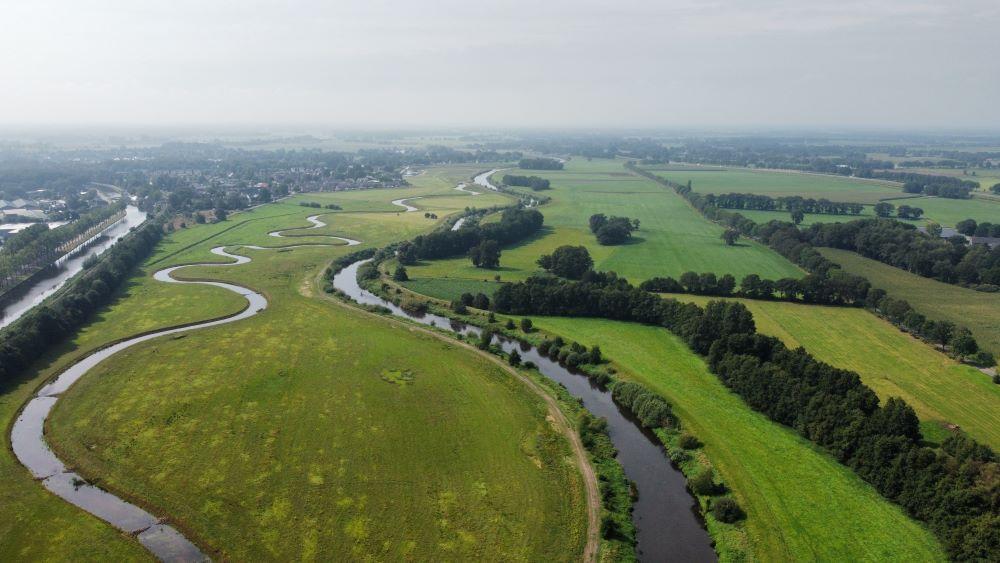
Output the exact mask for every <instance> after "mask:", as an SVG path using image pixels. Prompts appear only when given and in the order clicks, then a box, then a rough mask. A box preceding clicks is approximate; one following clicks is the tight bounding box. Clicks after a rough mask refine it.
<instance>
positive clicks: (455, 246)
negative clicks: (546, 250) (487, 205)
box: [400, 208, 544, 264]
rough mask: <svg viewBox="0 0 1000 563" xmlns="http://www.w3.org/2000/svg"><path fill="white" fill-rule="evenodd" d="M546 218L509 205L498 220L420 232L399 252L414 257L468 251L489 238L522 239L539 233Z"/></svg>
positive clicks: (499, 240) (501, 241) (502, 241)
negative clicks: (454, 228)
mask: <svg viewBox="0 0 1000 563" xmlns="http://www.w3.org/2000/svg"><path fill="white" fill-rule="evenodd" d="M543 221H544V217H543V216H542V214H541V213H540V212H539V211H538V210H537V209H519V208H508V209H505V210H504V211H503V213H502V215H501V216H500V221H498V222H496V223H486V224H472V225H463V226H462V228H460V229H458V230H457V231H452V230H440V231H435V232H433V233H430V234H427V235H420V236H418V237H416V238H414V239H413V240H412V241H411V242H410V243H409V245H410V246H407V245H405V244H404V245H402V246H401V247H400V253H401V254H405V255H406V256H407V260H409V259H410V258H411V257H412V258H413V259H414V261H415V260H423V259H435V258H445V257H448V256H456V255H461V254H467V253H468V252H469V249H471V248H472V247H474V246H477V245H479V244H480V243H481V242H483V241H486V240H492V241H496V242H497V244H499V245H501V246H502V245H507V244H511V243H513V242H517V241H519V240H523V239H525V238H527V237H529V236H531V235H533V234H535V233H537V232H538V230H539V229H541V228H542V222H543ZM405 263H407V262H404V264H405ZM409 263H412V262H409Z"/></svg>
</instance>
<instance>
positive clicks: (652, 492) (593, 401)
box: [333, 261, 716, 562]
mask: <svg viewBox="0 0 1000 563" xmlns="http://www.w3.org/2000/svg"><path fill="white" fill-rule="evenodd" d="M364 262H366V261H360V262H355V263H354V264H351V265H350V266H348V267H346V268H344V269H343V270H341V272H340V273H338V274H337V275H336V276H334V279H333V285H334V287H336V288H337V289H339V290H340V291H342V292H344V293H345V294H346V295H348V296H349V297H350V298H351V299H353V300H355V301H357V302H358V303H361V304H365V305H378V306H382V307H386V308H388V309H389V310H390V311H392V314H394V315H396V316H399V317H405V318H408V319H411V320H413V321H416V322H419V323H422V324H425V325H431V326H437V327H442V328H450V329H451V330H453V331H454V332H456V333H458V334H462V335H479V334H480V333H481V331H480V329H479V328H478V327H475V326H472V325H467V324H464V323H458V322H455V321H453V320H451V319H449V318H447V317H442V316H439V315H433V314H424V315H411V314H409V313H407V312H406V311H404V310H403V309H402V308H400V307H398V306H397V305H395V304H393V303H391V302H389V301H386V300H384V299H382V298H380V297H378V296H377V295H375V294H373V293H371V292H369V291H366V290H364V289H362V288H361V286H360V285H359V284H358V280H357V273H358V268H359V267H360V266H361V264H363V263H364ZM493 342H494V343H495V344H499V345H500V346H501V347H502V348H503V349H504V351H506V352H510V351H512V350H514V349H517V350H518V352H519V353H520V354H521V358H522V359H523V360H525V361H531V362H534V363H535V365H537V366H538V370H539V371H540V372H541V373H542V374H543V375H545V376H546V377H548V378H550V379H552V380H554V381H556V382H558V383H561V384H562V385H563V386H564V387H566V389H567V390H568V391H569V392H570V394H572V395H573V396H574V397H576V398H578V399H581V400H582V401H583V406H584V407H586V409H587V410H588V411H590V412H591V413H592V414H593V415H595V416H598V417H604V418H606V419H607V420H608V434H609V436H610V437H611V441H612V443H613V444H614V446H615V448H616V449H617V450H618V461H619V462H620V463H621V465H622V467H623V468H624V469H625V474H626V475H627V476H628V478H629V479H631V480H632V481H634V482H635V484H636V487H637V488H638V490H639V498H638V499H637V500H636V502H635V505H634V511H633V513H632V519H633V520H634V521H635V524H636V528H637V529H638V548H637V549H638V552H639V558H640V560H642V561H685V562H702V561H715V560H716V554H715V550H714V549H713V547H712V541H711V538H709V536H708V532H707V531H706V530H705V528H704V526H703V525H702V522H701V517H700V515H699V514H698V509H697V505H696V504H695V500H694V498H693V497H692V496H691V494H690V493H689V492H688V490H687V481H686V480H685V478H684V475H683V474H682V473H681V472H680V471H679V470H678V469H676V468H675V467H674V466H673V465H671V463H670V460H669V459H668V458H667V456H666V452H664V450H663V446H662V445H661V444H660V442H659V440H657V438H656V437H655V436H654V435H653V434H652V433H650V432H649V431H647V430H645V429H643V428H642V427H641V426H640V425H639V424H638V423H636V422H635V421H634V420H633V419H632V417H631V416H630V415H629V414H628V413H627V412H623V411H622V410H621V409H619V408H618V405H616V404H615V403H614V401H613V400H612V399H611V393H610V392H609V391H608V390H607V389H604V388H602V387H600V386H598V385H596V384H594V383H593V382H592V381H591V380H590V379H589V378H587V377H586V376H584V375H581V374H576V373H572V372H570V371H569V370H567V369H566V368H564V367H562V366H560V365H559V364H558V363H556V362H553V361H552V360H550V359H549V358H548V357H546V356H543V355H541V354H540V353H539V352H538V350H537V349H536V348H535V347H533V346H530V345H527V344H525V343H523V342H517V341H512V340H508V339H506V338H500V337H494V340H493Z"/></svg>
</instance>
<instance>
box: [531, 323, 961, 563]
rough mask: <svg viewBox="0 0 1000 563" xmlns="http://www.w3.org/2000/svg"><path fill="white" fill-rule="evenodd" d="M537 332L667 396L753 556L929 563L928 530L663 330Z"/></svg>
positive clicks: (576, 327)
mask: <svg viewBox="0 0 1000 563" xmlns="http://www.w3.org/2000/svg"><path fill="white" fill-rule="evenodd" d="M532 319H533V320H534V322H535V326H536V327H539V328H540V329H542V330H544V331H547V332H551V333H555V334H559V335H562V336H563V337H564V338H567V339H572V340H575V341H578V342H580V343H581V344H585V345H587V346H591V345H600V347H601V350H602V351H603V352H604V354H605V356H606V357H608V358H609V359H610V360H611V361H612V363H613V365H614V366H615V367H616V368H617V369H618V371H619V375H620V376H621V377H624V378H627V379H633V380H636V381H640V382H642V383H644V384H645V385H647V386H649V387H650V388H651V389H653V390H655V391H656V392H657V393H659V394H661V395H662V396H664V397H665V398H667V399H668V400H669V401H670V402H671V403H672V404H673V409H674V412H675V413H676V414H677V415H678V417H679V418H680V419H681V423H682V425H683V427H684V428H685V429H686V431H689V432H691V433H693V434H694V435H696V436H697V437H698V438H699V440H701V441H702V442H703V443H704V446H703V449H704V452H705V454H706V455H707V457H708V458H709V460H710V461H711V463H712V465H713V466H714V468H715V470H716V471H717V472H718V474H719V475H720V476H721V478H722V479H723V480H724V481H725V483H726V484H727V485H728V486H729V487H730V488H731V489H732V493H733V495H734V496H735V497H736V498H737V499H738V501H739V502H740V504H741V506H743V507H744V509H745V510H746V512H747V515H748V516H747V520H746V527H747V534H748V542H749V545H748V546H747V548H748V550H749V551H750V552H751V553H752V554H753V556H754V558H755V560H758V561H798V560H813V561H935V560H943V559H944V554H943V551H942V549H941V547H940V545H939V544H938V542H937V540H936V539H935V538H934V537H933V535H932V534H931V533H930V532H929V531H927V530H926V529H924V528H923V527H922V526H920V525H919V524H917V523H915V522H914V521H913V520H911V519H910V518H908V517H907V516H906V515H905V514H904V513H903V511H902V510H901V509H900V508H898V507H897V506H895V505H893V504H891V503H890V502H888V501H887V500H885V499H883V498H882V497H881V496H879V494H878V493H877V492H876V491H875V490H874V489H873V488H872V487H870V486H868V485H867V484H866V483H864V482H863V481H861V479H860V478H858V477H857V476H856V475H854V474H853V473H852V472H851V470H850V469H848V468H847V467H844V466H842V465H840V464H839V463H837V462H836V461H835V460H834V459H833V458H832V457H831V456H830V455H828V454H826V453H825V452H822V451H821V450H819V449H818V448H817V447H816V446H814V445H813V444H811V443H810V442H808V441H807V440H805V439H803V438H801V437H800V436H798V435H797V434H796V433H795V432H794V431H793V430H791V429H789V428H785V427H782V426H780V425H778V424H776V423H774V422H772V421H770V420H769V419H767V418H766V417H765V416H764V415H762V414H760V413H757V412H755V411H753V410H751V409H750V408H749V407H748V406H747V405H746V404H745V403H744V402H743V400H742V399H740V397H739V396H737V395H735V394H734V393H731V392H730V391H729V390H728V389H726V387H725V386H723V385H722V383H721V382H719V380H718V378H716V377H715V376H714V375H713V374H711V373H710V372H709V371H708V369H707V367H706V366H705V364H704V362H703V361H702V360H701V358H699V357H697V356H696V355H694V354H693V353H692V352H691V351H690V350H689V349H688V348H687V346H686V345H685V344H684V343H683V342H681V341H680V340H679V339H677V338H676V337H674V336H673V335H672V334H670V333H669V332H668V331H666V330H665V329H662V328H657V327H651V326H645V325H640V324H635V323H625V322H619V321H610V320H604V319H581V318H553V317H532Z"/></svg>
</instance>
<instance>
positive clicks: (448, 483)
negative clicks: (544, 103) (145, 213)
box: [0, 188, 586, 560]
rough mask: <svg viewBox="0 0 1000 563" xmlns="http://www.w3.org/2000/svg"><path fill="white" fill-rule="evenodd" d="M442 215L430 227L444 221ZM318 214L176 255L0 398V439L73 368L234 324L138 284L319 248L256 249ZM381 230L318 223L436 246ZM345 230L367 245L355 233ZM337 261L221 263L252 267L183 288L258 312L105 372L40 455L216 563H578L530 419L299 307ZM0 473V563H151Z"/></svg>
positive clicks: (374, 217) (171, 246)
mask: <svg viewBox="0 0 1000 563" xmlns="http://www.w3.org/2000/svg"><path fill="white" fill-rule="evenodd" d="M417 189H421V188H417ZM425 189H426V190H427V191H428V192H429V193H427V194H426V195H428V196H431V195H435V194H434V193H431V192H434V189H433V188H425ZM437 191H440V190H437ZM313 195H314V194H310V195H307V196H302V197H301V198H300V199H303V200H308V201H313V200H315V198H314V197H313ZM338 195H339V194H338ZM344 195H349V196H350V199H352V200H353V201H354V202H355V203H356V204H357V205H359V206H369V207H370V208H371V209H373V210H374V209H375V208H377V207H378V205H379V204H380V203H381V202H382V201H383V200H384V201H389V200H391V199H397V198H399V197H404V196H403V195H401V194H400V190H392V191H387V190H373V191H369V192H367V193H366V194H365V195H366V196H367V198H369V200H370V201H368V202H365V201H363V200H364V199H365V198H362V197H359V196H358V195H355V194H354V193H351V194H344ZM442 195H445V194H442ZM447 195H448V196H449V197H450V194H447ZM457 195H458V196H459V197H466V198H470V196H462V194H461V193H457ZM324 197H332V196H324ZM478 197H485V196H477V199H478ZM498 197H499V196H498ZM442 199H447V198H442ZM331 201H332V200H331ZM338 203H340V202H339V201H338ZM345 203H346V202H345ZM449 205H451V204H447V205H446V206H445V207H443V208H441V209H437V208H434V207H433V206H432V205H428V208H429V210H432V211H433V212H435V213H438V215H439V216H441V217H443V215H444V214H445V213H447V212H448V211H449V209H450V207H448V206H449ZM344 207H345V208H347V205H346V204H345V205H344ZM321 211H322V210H315V209H312V208H306V207H302V206H299V205H295V204H294V200H293V201H292V202H291V203H279V204H273V205H268V206H264V207H261V208H258V209H256V210H253V211H251V212H247V213H242V214H238V215H234V216H233V217H232V218H231V219H230V220H229V221H226V222H223V223H220V224H216V225H199V226H197V227H192V228H190V229H186V230H182V231H179V232H176V233H174V234H172V235H171V236H170V237H168V239H167V240H166V241H165V242H164V243H163V244H162V245H161V246H160V247H159V248H158V250H157V252H156V254H155V255H154V256H153V257H151V258H150V259H149V260H148V261H147V263H146V264H145V266H144V267H143V271H142V272H141V273H139V274H138V275H136V276H135V277H134V278H133V279H132V281H131V282H130V283H129V285H128V287H127V288H126V289H125V290H124V291H123V293H122V298H121V299H120V300H118V301H117V302H115V303H114V304H113V305H112V306H110V307H108V308H107V310H106V311H104V312H102V313H101V315H99V318H97V319H95V322H94V323H92V324H91V325H89V326H88V327H87V329H86V330H84V331H82V332H81V334H80V335H79V336H78V337H77V339H76V340H74V343H72V344H70V345H68V347H67V349H66V350H61V351H60V353H59V354H55V355H54V356H53V357H52V358H49V359H48V360H47V361H46V362H45V365H42V366H40V367H39V370H40V371H39V373H38V375H37V376H35V378H34V379H33V380H31V381H27V382H25V383H24V385H22V386H21V387H19V388H18V389H15V390H12V391H11V392H8V393H6V394H4V395H3V396H2V402H0V406H2V408H3V414H4V415H5V416H6V417H7V419H8V420H9V419H10V418H11V417H12V416H13V414H14V411H15V410H16V409H17V407H18V406H19V405H20V403H21V402H23V400H24V399H25V398H26V397H27V396H28V393H29V392H30V390H31V389H32V388H34V387H35V386H36V385H37V384H38V383H39V382H41V381H42V380H43V379H44V378H45V377H46V376H47V374H51V373H52V372H53V371H54V370H55V369H57V367H58V366H59V365H65V364H66V363H68V362H69V361H70V360H71V358H73V357H76V356H77V355H78V353H79V352H78V350H83V349H87V348H92V347H94V346H97V345H100V344H101V343H103V342H105V341H107V340H109V339H111V338H114V337H115V336H121V335H125V334H131V333H134V332H137V331H139V330H143V329H149V328H154V327H159V326H165V325H169V324H175V323H176V322H180V321H188V320H194V319H203V318H207V317H212V316H216V315H218V314H220V313H225V312H231V311H233V310H234V309H238V308H240V307H241V306H242V300H241V299H239V298H237V297H235V296H233V295H232V294H230V293H229V292H226V291H225V290H222V289H217V288H210V287H192V286H175V285H168V284H161V283H158V282H155V281H153V280H152V279H151V278H149V277H148V275H149V273H150V272H152V271H154V270H157V269H159V268H162V267H166V266H169V265H173V264H183V263H191V262H195V261H202V260H205V261H224V260H223V259H222V258H221V257H219V256H215V255H213V254H210V253H209V252H208V250H209V249H210V248H212V247H214V246H218V245H238V244H243V243H246V244H259V245H261V246H280V245H284V244H290V243H303V242H329V239H322V238H317V237H315V236H314V234H310V236H306V237H301V238H295V239H294V240H288V239H277V238H274V237H269V236H268V235H267V233H268V232H269V231H271V230H276V229H283V228H289V227H296V226H306V225H308V223H306V222H305V220H304V219H305V217H306V216H308V215H312V214H316V213H319V212H321ZM386 211H387V212H386V213H376V212H372V211H363V212H354V213H351V212H344V213H336V214H330V215H327V216H326V217H325V218H324V221H326V222H328V223H329V225H330V226H329V227H328V230H330V231H335V230H337V229H341V230H342V231H344V232H343V234H344V235H345V236H351V237H352V238H359V239H364V240H365V242H366V244H370V245H382V244H385V243H388V242H391V241H392V240H396V238H397V237H409V236H413V235H415V234H417V233H419V232H423V231H425V230H427V229H428V228H430V227H431V226H433V225H434V224H435V222H434V221H432V220H428V219H425V218H424V217H423V214H422V213H399V214H397V213H396V212H395V211H394V210H391V207H390V208H389V209H386ZM355 227H357V228H358V229H359V230H363V231H364V233H365V235H361V234H359V233H358V232H350V231H352V229H354V228H355ZM316 231H317V232H319V231H320V229H317V230H316ZM338 234H339V232H338ZM365 236H368V237H369V238H365ZM231 250H232V249H231ZM350 250H353V248H352V249H350ZM348 251H349V250H348V249H347V247H346V246H337V247H322V246H316V247H307V248H298V249H294V250H286V251H275V250H262V251H257V250H249V249H242V250H240V249H236V252H238V253H240V254H246V255H249V256H251V257H252V258H253V262H251V263H249V264H244V265H241V266H236V267H233V268H225V269H220V268H207V267H204V268H198V267H194V268H191V269H188V270H184V271H182V272H180V273H179V274H178V275H179V277H191V278H197V277H210V278H212V279H220V280H224V281H229V282H233V283H239V284H243V285H247V286H250V287H253V288H255V289H257V290H258V291H261V292H262V293H264V294H265V295H266V296H267V297H268V299H269V301H270V304H269V307H268V309H267V310H265V311H264V312H263V313H261V314H260V315H257V316H255V317H253V318H250V319H247V320H245V321H241V322H240V323H236V324H233V325H225V326H220V327H213V328H209V329H203V330H200V331H197V332H193V333H189V334H187V335H186V336H185V337H182V338H176V339H172V338H169V337H168V338H166V339H157V340H153V341H150V342H147V343H144V344H142V345H139V346H136V347H134V348H130V349H128V350H127V351H125V352H123V353H122V354H120V355H117V356H115V357H113V358H111V359H110V360H109V361H107V362H104V363H102V364H101V365H99V366H98V367H97V368H95V371H94V372H93V373H90V374H88V375H87V376H86V377H84V378H83V379H82V380H81V381H80V382H79V383H78V384H77V385H76V386H74V387H73V388H72V389H71V390H70V391H69V392H67V393H66V394H65V396H64V398H63V399H62V400H61V401H60V402H59V403H58V404H57V407H56V409H55V410H54V412H53V414H52V417H51V419H50V421H49V424H48V435H49V440H50V442H51V443H52V444H53V447H54V448H56V450H57V451H58V452H60V455H61V456H63V457H64V458H65V459H67V460H68V461H69V463H70V464H72V465H74V466H75V467H76V468H77V469H78V470H79V471H80V472H81V473H82V474H84V475H86V476H88V477H90V478H93V479H95V480H96V481H97V482H98V483H100V484H101V486H104V487H106V488H108V489H111V490H113V491H115V492H117V493H119V494H121V495H123V496H125V497H127V498H129V499H132V500H134V501H136V502H139V503H141V504H143V505H145V506H148V507H150V508H153V509H154V511H155V512H157V513H162V514H168V515H169V516H170V519H171V522H172V523H174V524H175V525H177V526H179V527H180V528H181V529H183V530H184V531H185V532H186V533H188V534H190V535H191V537H193V538H195V539H197V540H199V541H200V542H201V543H202V545H203V546H205V547H206V548H208V549H209V550H210V551H211V553H212V555H213V557H217V558H222V559H274V558H277V557H279V556H289V555H292V556H295V557H297V558H301V559H307V560H312V559H318V558H328V557H331V556H332V557H341V558H371V559H406V558H409V559H424V560H426V559H470V558H475V559H503V560H510V559H514V560H517V559H535V560H573V559H576V558H577V557H578V555H579V553H580V551H581V550H582V547H583V543H584V534H585V532H586V520H585V514H586V512H585V501H586V499H585V495H584V492H583V483H582V478H581V476H580V474H579V471H578V469H577V468H576V467H575V466H574V465H573V464H572V463H571V462H570V461H569V460H570V458H569V448H568V445H567V443H566V442H565V440H564V439H563V438H562V436H561V434H559V433H558V431H557V430H556V429H555V428H553V426H552V425H551V424H550V423H549V422H548V421H547V420H546V418H545V416H546V414H547V411H546V408H545V406H544V403H543V401H542V400H541V399H540V398H539V397H537V396H536V395H534V394H533V393H532V392H530V391H529V390H527V389H526V388H525V387H524V386H523V384H521V383H519V382H517V381H515V380H514V379H513V378H512V377H511V376H509V374H507V373H506V372H504V371H503V370H501V369H499V368H498V367H496V366H495V365H494V364H492V363H491V362H489V361H487V360H485V359H482V358H480V357H479V356H478V355H474V354H471V353H468V352H465V351H463V350H460V349H458V347H457V346H452V345H448V344H445V343H442V342H441V341H440V340H437V339H434V338H432V337H430V336H427V335H422V334H420V333H415V332H413V331H411V330H409V329H408V328H404V327H400V326H397V325H394V324H390V323H384V322H382V321H381V320H378V319H372V318H370V317H368V316H366V315H364V314H362V313H360V312H357V311H354V310H352V309H350V308H347V307H341V306H338V305H336V304H331V303H328V302H324V301H321V300H318V299H316V298H315V297H313V296H312V294H313V288H312V286H311V283H312V280H313V278H314V277H315V275H316V274H317V273H318V272H319V271H320V270H321V269H322V268H323V267H324V266H325V265H326V264H327V263H328V262H329V261H330V260H331V259H332V258H333V257H335V256H337V255H339V254H343V253H345V252H348ZM188 297H189V298H188ZM399 374H406V377H398V375H399ZM4 439H5V440H7V439H8V437H7V435H6V433H5V437H4ZM192 444H198V447H191V445H192ZM0 471H2V472H3V474H4V475H3V476H4V477H7V479H6V481H5V482H7V483H14V484H16V486H10V487H4V493H3V494H4V495H5V496H8V497H11V498H13V500H15V501H16V503H13V504H7V503H5V506H16V507H18V508H19V509H20V510H16V511H12V512H13V513H14V514H16V516H15V518H16V520H15V521H11V520H14V518H4V519H0V545H3V546H4V551H6V550H7V549H11V550H15V551H16V552H17V553H23V554H26V555H27V556H29V557H30V556H32V555H37V556H38V557H43V556H48V557H50V558H54V559H65V558H67V557H73V558H95V559H96V558H102V559H111V558H114V559H115V560H126V559H142V558H145V557H146V553H145V552H144V551H143V550H142V549H141V548H139V547H138V544H135V543H134V542H132V541H129V540H128V539H126V538H125V537H124V536H121V535H119V534H117V533H116V532H114V531H113V530H112V529H111V528H110V527H108V526H105V525H104V524H102V523H100V522H99V521H97V520H96V519H93V518H91V517H90V516H88V515H86V514H85V513H83V512H81V511H79V510H77V509H75V508H73V507H71V506H70V505H68V504H66V503H64V502H63V501H62V500H60V499H57V498H55V497H52V496H50V495H48V494H47V493H46V492H45V491H44V489H42V488H41V487H40V486H39V485H38V484H37V483H35V482H33V481H32V480H31V479H30V477H29V476H28V474H27V472H26V471H24V470H23V468H21V467H20V466H18V465H17V464H16V461H14V460H13V459H12V455H11V454H10V450H9V448H4V449H3V453H2V454H0ZM5 500H6V499H5ZM53 523H58V524H65V525H64V526H60V528H59V529H58V532H57V533H54V534H53V536H54V538H55V539H53V538H52V537H46V536H43V535H42V534H39V533H37V532H38V530H42V529H51V526H52V525H53ZM29 531H30V533H29Z"/></svg>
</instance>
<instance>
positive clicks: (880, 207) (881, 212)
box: [875, 201, 894, 217]
mask: <svg viewBox="0 0 1000 563" xmlns="http://www.w3.org/2000/svg"><path fill="white" fill-rule="evenodd" d="M893 209H894V206H893V205H892V204H891V203H886V202H884V201H880V202H878V203H876V204H875V214H876V215H878V216H879V217H888V216H889V215H891V214H892V210H893Z"/></svg>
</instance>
